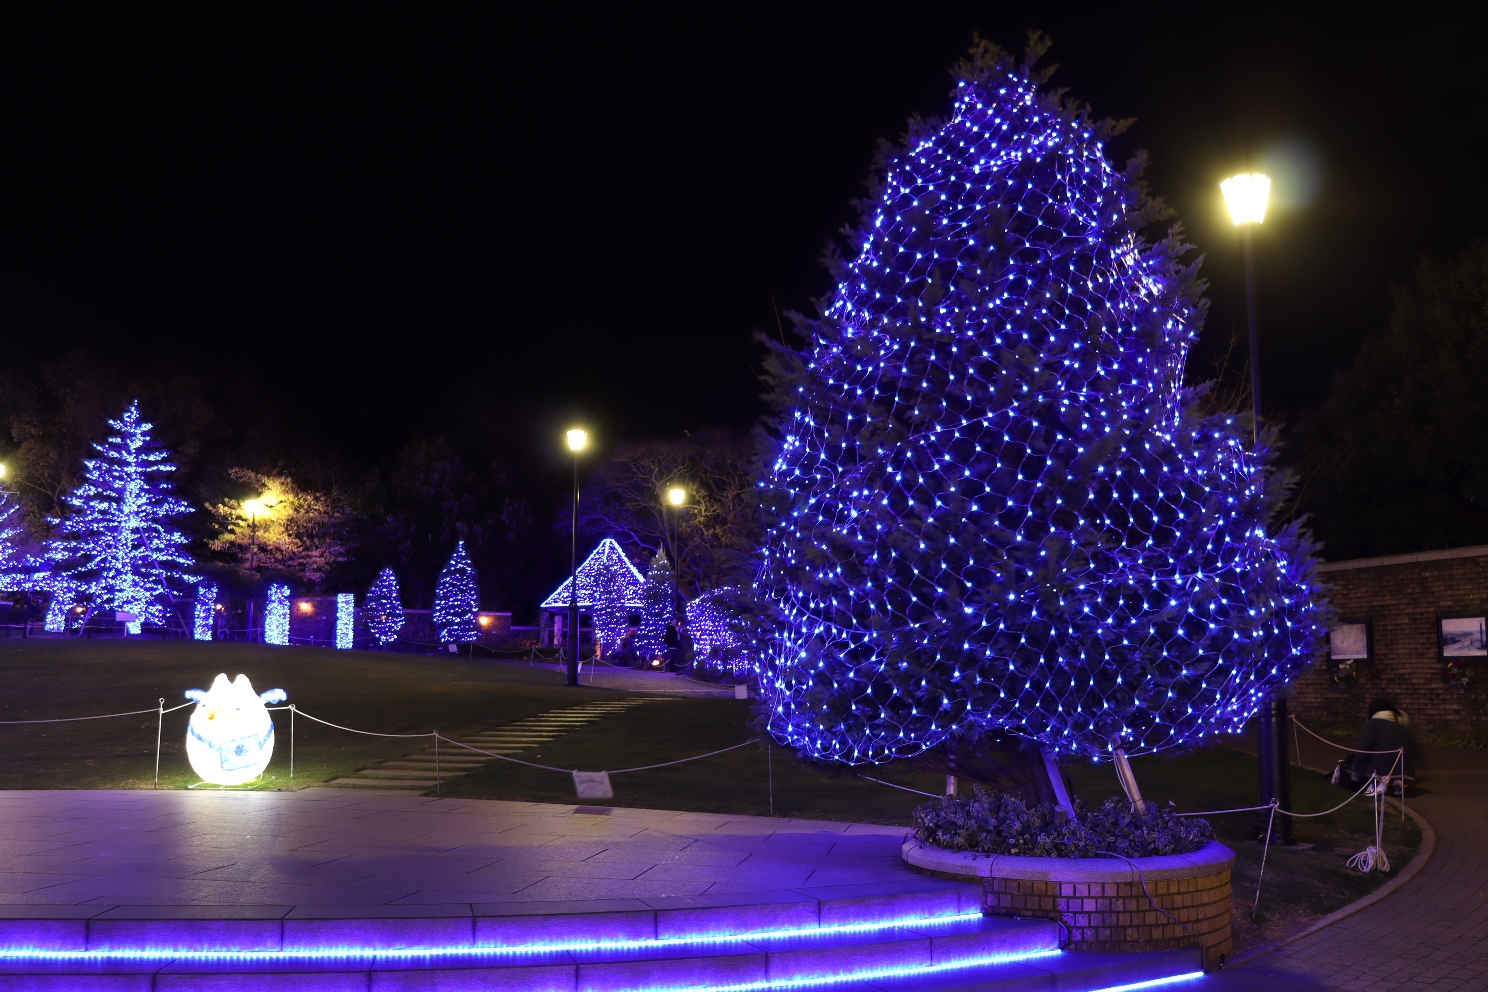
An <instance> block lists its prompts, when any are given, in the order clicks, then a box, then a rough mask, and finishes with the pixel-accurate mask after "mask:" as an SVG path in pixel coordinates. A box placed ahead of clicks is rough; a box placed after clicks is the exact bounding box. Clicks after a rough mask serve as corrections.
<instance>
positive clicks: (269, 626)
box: [263, 582, 289, 644]
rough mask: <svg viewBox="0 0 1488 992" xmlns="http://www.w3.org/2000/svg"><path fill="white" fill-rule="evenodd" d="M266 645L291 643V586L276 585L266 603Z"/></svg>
mask: <svg viewBox="0 0 1488 992" xmlns="http://www.w3.org/2000/svg"><path fill="white" fill-rule="evenodd" d="M263 639H264V643H265V644H288V643H289V586H286V585H281V584H279V583H277V582H276V583H274V584H273V585H271V586H269V594H268V597H267V599H266V600H265V602H264V634H263Z"/></svg>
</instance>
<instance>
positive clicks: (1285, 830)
mask: <svg viewBox="0 0 1488 992" xmlns="http://www.w3.org/2000/svg"><path fill="white" fill-rule="evenodd" d="M1219 188H1220V191H1221V192H1223V193H1224V198H1225V205H1226V206H1228V207H1229V209H1230V219H1231V220H1233V221H1234V222H1235V226H1236V227H1238V228H1240V234H1241V237H1242V239H1243V241H1244V244H1245V313H1246V320H1247V323H1248V324H1249V330H1250V408H1251V417H1252V419H1253V424H1252V426H1251V435H1250V437H1251V446H1252V447H1253V448H1255V449H1256V450H1257V451H1259V450H1260V447H1261V352H1260V346H1259V344H1258V342H1257V339H1256V303H1255V256H1254V251H1253V250H1252V247H1251V245H1252V234H1253V231H1254V229H1255V228H1256V227H1257V226H1259V225H1260V224H1261V223H1262V222H1263V221H1265V219H1266V200H1267V198H1268V197H1269V196H1270V193H1271V180H1270V179H1269V178H1267V177H1266V176H1264V175H1262V174H1260V173H1259V172H1250V173H1242V174H1240V175H1237V176H1231V177H1230V178H1229V179H1226V180H1225V181H1224V182H1222V183H1220V184H1219ZM1260 718H1261V719H1260V725H1259V727H1258V728H1257V729H1258V731H1259V734H1260V752H1261V755H1260V763H1261V802H1263V803H1268V804H1269V803H1270V802H1271V801H1272V800H1273V799H1274V800H1276V805H1277V809H1280V810H1287V811H1290V810H1291V808H1292V776H1291V766H1290V761H1289V758H1288V755H1287V734H1286V732H1287V701H1286V696H1285V695H1284V694H1283V693H1282V691H1281V690H1279V689H1278V690H1273V691H1272V692H1271V693H1269V694H1268V695H1267V696H1266V698H1265V700H1264V701H1262V703H1261V712H1260ZM1268 834H1269V836H1267V835H1268ZM1259 835H1260V839H1261V840H1262V841H1265V842H1267V843H1271V844H1293V843H1295V841H1293V839H1292V818H1291V817H1289V816H1273V815H1271V813H1270V812H1269V811H1268V812H1267V813H1265V814H1263V815H1262V817H1261V822H1260V831H1259Z"/></svg>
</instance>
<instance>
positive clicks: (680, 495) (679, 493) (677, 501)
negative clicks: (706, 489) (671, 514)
mask: <svg viewBox="0 0 1488 992" xmlns="http://www.w3.org/2000/svg"><path fill="white" fill-rule="evenodd" d="M667 499H668V500H670V501H671V504H672V505H673V506H681V505H682V503H683V502H684V501H685V500H686V499H687V490H685V489H679V488H677V487H676V486H673V487H672V488H670V489H668V490H667Z"/></svg>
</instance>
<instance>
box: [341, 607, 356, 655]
mask: <svg viewBox="0 0 1488 992" xmlns="http://www.w3.org/2000/svg"><path fill="white" fill-rule="evenodd" d="M355 639H356V596H355V595H353V594H352V593H349V592H342V593H337V594H336V647H337V649H339V650H341V651H350V650H351V648H352V644H353V643H354V642H355Z"/></svg>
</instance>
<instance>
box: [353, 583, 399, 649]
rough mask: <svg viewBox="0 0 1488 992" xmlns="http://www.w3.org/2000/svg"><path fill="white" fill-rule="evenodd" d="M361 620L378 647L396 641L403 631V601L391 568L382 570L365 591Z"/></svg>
mask: <svg viewBox="0 0 1488 992" xmlns="http://www.w3.org/2000/svg"><path fill="white" fill-rule="evenodd" d="M362 619H363V620H364V621H365V622H366V624H367V629H368V630H370V631H372V637H373V639H374V640H376V641H377V643H378V645H379V646H383V647H385V646H387V645H389V644H391V643H392V642H393V641H395V640H397V639H398V631H400V630H402V629H403V620H404V617H403V601H402V599H401V598H400V596H399V593H398V577H397V576H396V575H394V574H393V570H392V569H391V568H384V569H383V570H382V572H381V573H380V574H379V575H378V576H377V581H376V582H374V583H372V588H371V589H369V590H367V598H366V599H365V600H363V601H362Z"/></svg>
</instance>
